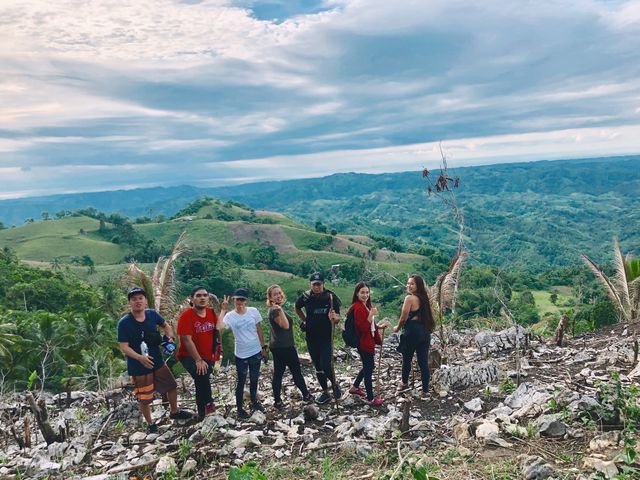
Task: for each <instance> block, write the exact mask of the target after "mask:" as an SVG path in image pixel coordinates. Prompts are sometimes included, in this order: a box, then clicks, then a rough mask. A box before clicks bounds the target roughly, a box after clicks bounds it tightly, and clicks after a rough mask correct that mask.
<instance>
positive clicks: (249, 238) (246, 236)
mask: <svg viewBox="0 0 640 480" xmlns="http://www.w3.org/2000/svg"><path fill="white" fill-rule="evenodd" d="M229 231H230V232H231V235H233V239H234V240H235V241H236V242H240V243H250V242H258V243H260V244H261V245H273V246H274V247H276V249H277V250H278V252H280V253H283V252H291V251H295V250H297V248H296V246H295V245H294V243H293V241H292V240H291V238H289V235H287V234H286V233H285V231H284V229H283V228H282V227H281V226H280V225H256V224H255V223H243V222H231V223H229Z"/></svg>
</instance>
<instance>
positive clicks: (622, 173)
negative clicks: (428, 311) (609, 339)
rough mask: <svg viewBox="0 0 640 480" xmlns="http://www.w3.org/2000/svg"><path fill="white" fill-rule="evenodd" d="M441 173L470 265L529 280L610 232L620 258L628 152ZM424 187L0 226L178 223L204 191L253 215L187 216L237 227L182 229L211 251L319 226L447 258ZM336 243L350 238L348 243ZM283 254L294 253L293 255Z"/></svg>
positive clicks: (628, 204)
mask: <svg viewBox="0 0 640 480" xmlns="http://www.w3.org/2000/svg"><path fill="white" fill-rule="evenodd" d="M454 163H455V162H451V164H454ZM452 173H454V174H455V175H457V176H459V177H460V188H459V189H458V190H457V191H456V194H457V198H458V202H459V204H460V206H461V209H462V211H463V213H464V216H465V221H466V227H467V229H466V236H467V245H468V249H469V251H470V252H471V258H470V261H471V262H476V263H487V264H493V265H500V266H503V267H508V268H526V269H530V270H532V271H534V272H540V271H544V270H546V269H548V268H549V267H553V266H566V265H572V264H575V263H576V262H578V261H579V254H580V253H581V252H588V253H589V254H590V255H591V256H592V257H594V258H595V259H596V260H598V261H608V260H610V257H608V254H609V252H610V245H611V238H612V237H613V236H617V237H618V238H619V240H620V243H621V245H622V248H623V250H625V251H633V250H634V249H635V248H637V245H638V233H637V232H638V231H640V195H638V193H640V156H628V157H617V158H601V159H587V160H567V161H555V162H551V161H544V162H531V163H518V164H501V165H488V166H482V167H467V168H457V169H455V171H454V172H452ZM425 189H426V183H425V181H424V180H423V179H422V176H421V174H420V172H419V171H418V169H416V171H414V172H404V173H386V174H379V175H367V174H355V173H348V174H337V175H331V176H328V177H324V178H313V179H303V180H290V181H282V182H263V183H258V184H250V185H239V186H234V187H233V188H228V187H220V188H211V189H197V188H194V187H179V188H177V187H176V188H174V187H171V188H157V189H140V190H131V191H120V192H99V193H92V194H78V195H66V196H64V195H63V196H55V197H46V198H44V197H43V198H41V199H37V198H31V199H19V200H5V201H0V221H2V222H4V224H5V226H6V225H11V224H20V223H22V221H24V219H25V218H26V217H27V216H30V217H33V218H39V217H40V213H41V212H42V211H43V210H48V211H49V213H52V212H57V211H58V210H60V209H65V208H68V207H69V206H70V205H75V207H76V208H84V207H88V206H93V207H95V208H98V209H99V210H101V211H105V212H107V213H110V212H121V213H123V214H126V215H129V216H131V217H134V216H146V217H149V218H148V219H147V220H150V219H151V218H155V217H157V216H158V214H164V216H165V217H166V216H169V215H174V213H175V212H176V211H177V210H178V209H180V208H183V211H182V212H181V215H180V216H184V217H189V216H190V215H192V214H193V213H194V212H193V211H184V210H185V208H186V206H187V205H188V204H189V202H192V201H193V200H195V199H197V198H200V197H202V196H203V195H205V194H208V195H213V196H215V197H217V198H222V199H229V200H235V201H240V202H242V203H243V204H246V205H248V206H250V207H251V208H252V209H255V210H251V211H249V212H248V211H247V210H246V209H243V207H242V206H241V205H239V204H235V202H226V203H222V202H221V203H219V204H210V205H208V206H206V208H204V209H203V210H201V211H200V212H199V213H198V215H199V217H198V218H200V219H202V220H219V221H222V222H229V221H237V222H240V223H238V224H236V226H235V227H231V237H229V235H230V233H229V228H226V229H225V228H223V226H222V224H217V225H221V226H220V228H219V229H218V230H216V227H215V225H216V224H215V223H211V224H210V225H207V226H206V227H204V226H201V227H198V226H196V225H193V226H192V228H193V229H197V228H205V230H206V231H207V232H209V234H210V237H211V238H210V241H211V244H212V245H219V244H221V243H226V242H228V241H233V239H234V238H240V241H242V242H246V241H248V239H249V238H250V237H251V235H253V236H254V237H255V240H256V241H259V240H260V239H259V237H260V236H261V235H264V236H265V237H266V238H274V237H273V236H274V235H279V236H278V237H277V239H276V238H274V241H276V240H277V241H276V244H278V245H280V247H279V248H281V249H284V248H285V242H288V239H290V240H291V242H293V244H294V245H295V246H296V247H297V248H298V249H302V250H305V249H310V248H311V249H313V246H314V244H315V242H316V241H318V238H319V237H314V236H313V235H312V233H313V231H311V232H310V231H309V230H308V229H304V228H303V229H302V231H300V229H301V227H302V226H301V225H300V223H298V222H302V223H303V224H306V225H314V224H315V222H316V221H321V222H323V223H324V224H325V225H326V226H328V227H329V229H332V228H335V229H336V230H337V231H338V233H339V234H340V236H339V237H336V240H335V242H334V245H333V250H334V252H336V253H339V252H343V253H347V254H354V249H355V250H357V251H359V252H360V253H363V252H364V253H365V254H366V251H368V249H369V248H370V246H371V245H367V244H366V242H364V243H363V242H361V241H359V240H356V237H358V236H359V235H364V236H372V235H373V236H388V237H392V238H394V239H397V240H398V241H399V242H400V243H402V244H404V245H405V247H409V248H410V249H412V250H414V251H415V250H417V249H418V248H419V247H420V246H421V245H427V246H436V247H437V248H439V249H441V250H444V251H446V252H447V254H449V255H450V254H451V253H452V252H453V250H454V249H455V246H456V243H457V242H456V226H455V225H454V224H452V221H451V215H450V212H449V210H448V209H447V208H446V207H444V206H443V205H442V203H441V202H440V201H439V200H438V199H437V198H434V197H428V196H427V195H426V193H425ZM195 203H196V204H197V202H195ZM187 210H189V209H187ZM191 210H192V209H191ZM196 210H197V209H196ZM264 210H267V211H277V212H280V213H270V212H264ZM282 214H286V215H287V216H286V217H285V216H283V215H282ZM159 219H160V220H161V221H164V219H165V218H163V217H162V216H161V217H160V218H159ZM242 222H249V223H251V224H263V225H278V227H270V228H267V227H261V228H260V229H258V230H259V232H258V233H257V234H256V233H253V232H252V231H250V230H248V229H247V228H248V227H245V226H243V225H242ZM145 223H148V221H145ZM203 225H204V224H203ZM225 226H227V227H229V225H225ZM165 227H166V228H165ZM285 227H290V229H289V230H287V229H286V228H285ZM179 228H180V227H179V226H170V227H169V226H166V225H163V227H162V228H160V229H158V228H157V227H154V226H152V225H146V226H145V227H141V229H140V231H141V232H145V231H146V233H148V234H149V235H150V236H151V237H152V238H160V239H161V240H162V241H164V240H168V239H169V238H170V237H172V236H173V237H175V236H177V233H176V232H177V231H178V230H179ZM287 237H288V239H287ZM340 239H343V240H344V239H346V240H349V239H351V240H355V243H356V244H357V245H353V244H349V243H341V242H342V240H340ZM374 243H375V242H374ZM349 248H351V250H350V249H349ZM323 250H327V249H326V248H323ZM329 250H330V249H329ZM283 253H284V252H283ZM29 254H31V253H30V252H29ZM288 255H294V257H295V252H294V250H292V251H291V253H288ZM337 260H339V259H338V258H336V261H337Z"/></svg>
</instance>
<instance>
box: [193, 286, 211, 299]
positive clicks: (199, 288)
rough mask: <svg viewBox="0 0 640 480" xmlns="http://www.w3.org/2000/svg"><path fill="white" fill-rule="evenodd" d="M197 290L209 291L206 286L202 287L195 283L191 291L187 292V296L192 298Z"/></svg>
mask: <svg viewBox="0 0 640 480" xmlns="http://www.w3.org/2000/svg"><path fill="white" fill-rule="evenodd" d="M198 290H204V291H205V292H207V293H209V291H208V290H207V288H206V287H203V286H202V285H196V286H195V287H193V288H192V289H191V293H190V294H189V296H190V297H192V298H193V296H194V295H195V294H196V292H197V291H198Z"/></svg>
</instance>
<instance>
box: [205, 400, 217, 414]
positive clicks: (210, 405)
mask: <svg viewBox="0 0 640 480" xmlns="http://www.w3.org/2000/svg"><path fill="white" fill-rule="evenodd" d="M214 413H216V405H215V404H214V403H213V402H211V403H207V405H206V407H204V414H205V416H206V415H213V414H214Z"/></svg>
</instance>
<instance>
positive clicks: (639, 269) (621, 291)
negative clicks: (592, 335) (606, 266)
mask: <svg viewBox="0 0 640 480" xmlns="http://www.w3.org/2000/svg"><path fill="white" fill-rule="evenodd" d="M613 254H614V266H615V273H614V275H613V276H612V277H611V278H610V277H608V276H607V275H606V274H605V273H604V272H603V271H602V268H600V267H599V266H598V265H597V264H596V263H595V262H594V261H593V260H591V259H590V258H589V257H588V256H587V255H586V254H584V253H583V254H582V259H583V260H584V262H585V263H586V264H587V266H588V267H589V269H590V270H591V271H592V272H593V274H594V275H595V277H596V278H597V279H598V281H599V282H600V283H601V284H602V285H603V286H604V289H605V292H606V293H607V296H608V297H609V298H610V299H611V302H612V303H613V305H614V307H615V308H616V310H617V311H618V314H619V315H620V318H621V319H622V320H623V321H625V322H628V321H631V320H635V319H636V318H638V312H639V311H640V258H632V257H631V255H630V254H627V255H626V256H625V255H623V254H622V250H620V245H619V244H618V240H616V239H615V238H614V239H613Z"/></svg>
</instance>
